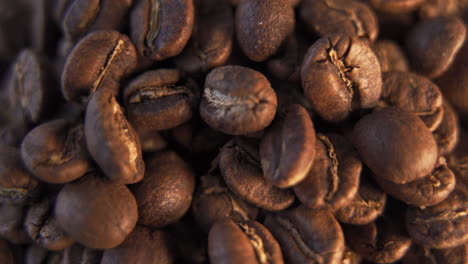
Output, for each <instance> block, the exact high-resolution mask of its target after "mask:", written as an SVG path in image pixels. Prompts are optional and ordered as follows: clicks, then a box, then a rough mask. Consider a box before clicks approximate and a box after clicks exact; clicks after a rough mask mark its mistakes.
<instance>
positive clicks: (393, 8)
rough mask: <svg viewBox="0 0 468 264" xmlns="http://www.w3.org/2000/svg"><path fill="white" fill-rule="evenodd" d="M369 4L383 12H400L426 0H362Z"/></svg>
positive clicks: (413, 7)
mask: <svg viewBox="0 0 468 264" xmlns="http://www.w3.org/2000/svg"><path fill="white" fill-rule="evenodd" d="M364 1H365V2H368V3H369V4H370V6H372V7H373V8H375V9H376V10H379V11H381V12H385V13H391V14H400V13H406V12H410V11H412V10H415V9H416V8H418V7H419V6H420V5H421V4H422V3H424V2H426V0H364Z"/></svg>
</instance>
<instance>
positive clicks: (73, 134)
mask: <svg viewBox="0 0 468 264" xmlns="http://www.w3.org/2000/svg"><path fill="white" fill-rule="evenodd" d="M85 148H86V145H85V139H84V131H83V126H82V125H73V124H71V123H69V122H68V121H66V120H64V119H57V120H54V121H50V122H46V123H43V124H42V125H39V126H37V127H36V128H34V129H33V130H31V131H30V132H29V133H28V135H27V136H26V137H25V138H24V140H23V143H22V144H21V156H22V159H23V162H24V164H25V166H26V167H27V168H28V170H29V171H30V172H31V173H32V174H33V175H34V176H36V177H37V178H39V179H40V180H43V181H45V182H49V183H67V182H71V181H73V180H76V179H77V178H79V177H81V176H83V175H84V174H85V173H86V171H87V170H88V169H89V168H90V167H91V161H90V160H89V157H88V154H87V151H86V149H85Z"/></svg>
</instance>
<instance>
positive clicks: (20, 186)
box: [0, 146, 40, 205]
mask: <svg viewBox="0 0 468 264" xmlns="http://www.w3.org/2000/svg"><path fill="white" fill-rule="evenodd" d="M39 188H40V185H39V182H38V181H37V180H35V179H34V178H33V177H32V176H30V175H29V173H28V172H27V171H26V169H25V168H24V167H23V164H22V162H21V156H20V154H19V150H18V149H17V148H13V147H10V146H1V147H0V204H14V205H22V204H25V203H27V202H28V201H30V200H32V199H33V198H35V197H36V196H37V194H38V192H39Z"/></svg>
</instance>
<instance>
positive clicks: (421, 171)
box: [353, 107, 438, 184]
mask: <svg viewBox="0 0 468 264" xmlns="http://www.w3.org/2000/svg"><path fill="white" fill-rule="evenodd" d="M353 143H354V146H355V147H356V149H357V151H358V152H359V154H360V155H361V158H362V159H363V161H364V163H365V164H366V165H367V166H368V167H369V168H370V169H371V170H372V172H373V173H374V174H375V176H376V177H379V178H382V179H384V180H387V181H391V182H394V183H398V184H403V183H407V182H411V181H414V180H417V179H420V178H423V177H425V176H426V175H428V174H430V173H431V171H432V169H433V168H434V166H435V164H436V161H437V158H438V157H437V144H436V142H435V140H434V137H433V136H432V134H431V132H430V131H429V129H427V127H426V126H425V125H424V123H423V122H422V121H421V119H420V118H419V117H418V116H416V115H415V114H412V113H408V112H405V111H403V110H400V109H398V108H395V107H387V108H384V109H382V110H377V111H374V112H373V113H371V114H369V115H367V116H365V117H363V118H362V119H361V120H359V121H358V122H357V124H356V125H355V127H354V130H353Z"/></svg>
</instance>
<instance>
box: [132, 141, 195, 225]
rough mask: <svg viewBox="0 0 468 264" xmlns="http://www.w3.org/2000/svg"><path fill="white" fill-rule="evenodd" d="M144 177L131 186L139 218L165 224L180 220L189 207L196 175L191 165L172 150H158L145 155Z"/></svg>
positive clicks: (144, 222) (141, 221) (148, 222)
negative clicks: (146, 156)
mask: <svg viewBox="0 0 468 264" xmlns="http://www.w3.org/2000/svg"><path fill="white" fill-rule="evenodd" d="M146 166H147V167H148V169H147V171H146V174H145V178H144V179H143V181H141V183H140V184H138V185H136V186H134V187H132V191H133V194H134V195H135V198H136V201H137V204H138V212H139V219H138V222H139V223H140V224H142V225H145V226H150V227H156V228H160V227H164V226H166V225H168V224H172V223H174V222H176V221H177V220H179V219H180V218H181V217H182V216H183V215H184V214H185V213H186V212H187V210H188V209H189V208H190V204H191V202H192V197H193V192H194V189H195V176H194V174H193V172H192V169H191V168H190V166H189V165H188V164H187V163H186V162H185V161H184V160H183V159H182V158H180V157H179V156H178V155H177V154H176V153H175V152H174V151H170V150H166V151H161V152H157V153H155V154H153V155H151V156H150V157H148V158H147V159H146Z"/></svg>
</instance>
